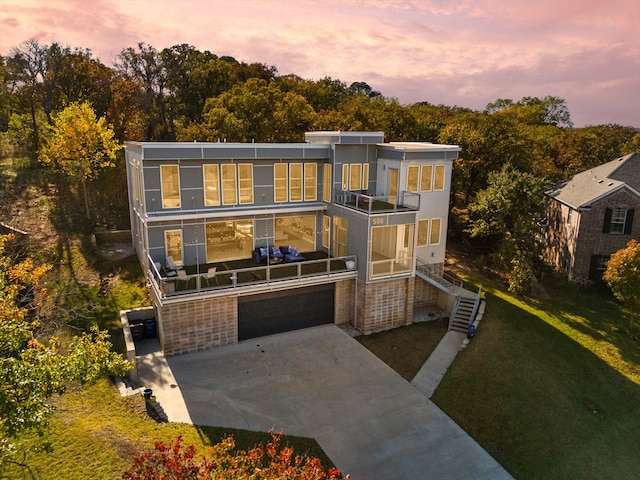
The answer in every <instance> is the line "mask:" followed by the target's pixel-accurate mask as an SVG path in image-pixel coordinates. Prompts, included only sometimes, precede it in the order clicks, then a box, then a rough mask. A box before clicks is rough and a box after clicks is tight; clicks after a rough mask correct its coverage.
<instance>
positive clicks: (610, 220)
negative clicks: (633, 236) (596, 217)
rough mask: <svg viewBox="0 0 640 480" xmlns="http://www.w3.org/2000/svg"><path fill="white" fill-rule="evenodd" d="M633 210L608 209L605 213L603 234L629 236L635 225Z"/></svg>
mask: <svg viewBox="0 0 640 480" xmlns="http://www.w3.org/2000/svg"><path fill="white" fill-rule="evenodd" d="M633 213H634V210H633V209H629V210H627V209H624V208H607V209H605V213H604V227H603V229H602V231H603V233H614V234H629V233H631V226H632V224H633Z"/></svg>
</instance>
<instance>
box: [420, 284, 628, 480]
mask: <svg viewBox="0 0 640 480" xmlns="http://www.w3.org/2000/svg"><path fill="white" fill-rule="evenodd" d="M473 280H474V281H475V283H480V282H481V283H482V286H483V289H484V290H485V291H486V294H487V307H486V311H485V315H484V318H483V321H482V323H481V325H480V328H479V331H478V334H477V335H476V336H475V338H474V339H473V341H472V342H471V343H470V344H469V346H468V347H467V348H466V349H465V350H463V351H462V352H461V353H460V354H459V355H458V356H457V357H456V360H455V361H454V363H453V365H452V366H451V368H450V369H449V371H448V372H447V374H446V375H445V377H444V379H443V381H442V383H441V384H440V386H439V387H438V389H437V390H436V392H435V394H434V396H433V398H432V400H433V401H434V402H435V403H436V404H437V405H438V406H439V407H440V408H442V410H444V412H445V413H447V414H448V415H449V416H450V417H451V418H453V419H454V420H455V421H456V422H458V424H459V425H460V426H461V427H462V428H463V429H464V430H466V431H467V432H468V433H469V434H470V435H472V436H473V437H474V438H475V439H476V440H477V441H478V442H479V443H480V444H481V445H482V446H483V447H484V448H485V449H486V450H487V451H488V452H489V453H490V454H491V455H492V456H494V458H496V460H498V462H500V463H501V464H502V465H503V466H504V467H505V468H506V469H507V470H508V471H509V472H510V473H511V474H512V475H513V476H514V477H515V478H517V479H519V480H520V479H530V478H531V479H533V478H544V479H566V478H580V479H589V478H593V479H602V478H637V474H638V469H639V468H640V457H638V445H640V409H639V408H638V405H640V369H639V365H640V345H639V344H638V342H637V341H636V340H634V339H633V338H632V337H631V336H630V335H629V332H627V331H625V329H624V327H625V326H626V325H628V320H627V318H626V317H627V315H628V314H629V313H628V312H624V311H623V310H622V309H621V308H620V307H619V306H618V305H617V304H616V303H615V302H614V301H613V300H612V299H611V297H610V296H609V295H607V294H606V293H603V292H601V291H599V290H597V289H595V288H594V289H588V290H580V289H578V288H577V287H573V286H570V285H566V284H564V283H563V282H562V281H558V280H553V279H551V280H550V281H549V283H546V284H545V287H546V291H547V292H548V293H549V298H548V299H545V300H541V299H531V300H526V301H521V300H517V299H515V298H513V297H512V296H510V295H508V294H507V293H506V288H504V287H503V286H502V285H499V284H497V283H493V282H490V281H489V280H487V279H486V278H480V277H478V276H476V277H475V278H473Z"/></svg>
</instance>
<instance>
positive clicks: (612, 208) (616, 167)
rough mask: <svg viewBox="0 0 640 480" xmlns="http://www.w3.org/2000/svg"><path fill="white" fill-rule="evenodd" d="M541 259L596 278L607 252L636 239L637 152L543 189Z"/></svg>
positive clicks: (571, 274)
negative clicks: (543, 248)
mask: <svg viewBox="0 0 640 480" xmlns="http://www.w3.org/2000/svg"><path fill="white" fill-rule="evenodd" d="M546 195H547V197H548V202H547V212H546V218H547V225H546V233H545V243H546V245H545V251H544V256H545V260H546V261H547V262H548V263H550V264H551V265H554V266H555V267H556V268H557V269H558V270H559V271H562V272H564V273H565V274H566V275H567V277H568V278H569V280H571V281H574V282H579V283H588V282H592V281H595V280H599V279H600V278H601V277H602V273H603V272H604V270H606V268H607V262H608V261H609V257H610V256H611V254H613V253H615V252H617V251H618V250H620V249H621V248H624V247H625V246H626V244H627V243H628V242H629V240H631V239H632V238H634V239H640V222H638V221H637V219H636V221H635V222H634V213H635V211H636V209H638V208H640V154H638V153H633V154H631V155H627V156H625V157H620V158H617V159H615V160H612V161H611V162H607V163H604V164H602V165H599V166H597V167H594V168H591V169H589V170H587V171H585V172H582V173H579V174H577V175H574V176H573V177H571V178H568V179H566V180H563V181H562V182H559V183H557V184H556V185H554V186H553V187H552V188H551V189H549V190H548V191H547V192H546Z"/></svg>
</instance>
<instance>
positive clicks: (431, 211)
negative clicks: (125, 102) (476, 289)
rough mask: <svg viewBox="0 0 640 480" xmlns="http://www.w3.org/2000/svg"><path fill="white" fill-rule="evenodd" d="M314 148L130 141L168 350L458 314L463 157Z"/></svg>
mask: <svg viewBox="0 0 640 480" xmlns="http://www.w3.org/2000/svg"><path fill="white" fill-rule="evenodd" d="M305 139H306V142H305V143H295V144H294V143H291V144H289V143H287V144H282V143H274V144H265V143H259V144H258V143H226V142H225V143H220V142H218V143H200V142H194V143H155V142H153V143H152V142H141V143H139V142H127V143H126V145H125V150H126V160H127V162H126V163H127V178H128V183H129V202H130V214H131V228H132V234H133V242H134V246H135V249H136V252H137V255H138V258H139V260H140V262H141V264H142V266H143V268H144V270H145V271H146V275H147V283H148V287H149V290H150V296H151V301H152V303H153V307H154V310H155V318H156V321H157V330H158V335H159V338H160V342H161V345H162V348H163V350H164V352H165V354H167V355H174V354H180V353H186V352H192V351H197V350H203V349H207V348H211V347H214V346H219V345H225V344H233V343H236V342H238V341H241V340H245V339H248V338H253V337H258V336H263V335H269V334H273V333H277V332H283V331H287V330H293V329H298V328H304V327H308V326H313V325H319V324H324V323H336V324H347V323H348V324H351V325H352V326H353V327H355V328H356V329H358V330H359V331H361V332H362V333H364V334H368V333H373V332H377V331H381V330H386V329H389V328H394V327H397V326H401V325H407V324H410V323H411V322H412V319H413V312H414V309H416V308H423V307H426V306H429V305H438V304H442V305H443V308H446V306H447V305H449V306H450V304H451V300H450V298H449V297H448V294H449V292H450V289H448V287H447V286H446V285H445V284H446V282H445V281H444V280H443V276H442V274H443V268H444V260H445V247H446V231H447V216H448V209H449V192H450V183H451V169H452V163H453V160H455V159H456V158H457V157H458V152H459V151H460V148H459V147H458V146H456V145H437V144H432V143H413V142H410V143H385V142H384V134H383V133H382V132H311V133H307V134H306V135H305ZM447 302H448V303H447Z"/></svg>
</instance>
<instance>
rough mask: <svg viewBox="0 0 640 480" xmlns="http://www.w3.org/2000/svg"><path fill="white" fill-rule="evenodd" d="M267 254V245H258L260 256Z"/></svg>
mask: <svg viewBox="0 0 640 480" xmlns="http://www.w3.org/2000/svg"><path fill="white" fill-rule="evenodd" d="M267 255H269V249H268V248H267V247H260V256H261V257H266V256H267Z"/></svg>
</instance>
